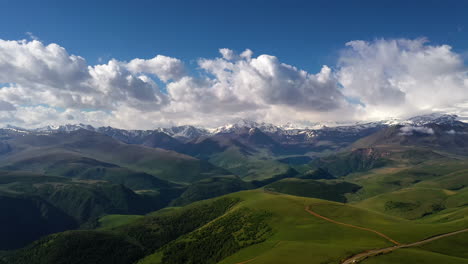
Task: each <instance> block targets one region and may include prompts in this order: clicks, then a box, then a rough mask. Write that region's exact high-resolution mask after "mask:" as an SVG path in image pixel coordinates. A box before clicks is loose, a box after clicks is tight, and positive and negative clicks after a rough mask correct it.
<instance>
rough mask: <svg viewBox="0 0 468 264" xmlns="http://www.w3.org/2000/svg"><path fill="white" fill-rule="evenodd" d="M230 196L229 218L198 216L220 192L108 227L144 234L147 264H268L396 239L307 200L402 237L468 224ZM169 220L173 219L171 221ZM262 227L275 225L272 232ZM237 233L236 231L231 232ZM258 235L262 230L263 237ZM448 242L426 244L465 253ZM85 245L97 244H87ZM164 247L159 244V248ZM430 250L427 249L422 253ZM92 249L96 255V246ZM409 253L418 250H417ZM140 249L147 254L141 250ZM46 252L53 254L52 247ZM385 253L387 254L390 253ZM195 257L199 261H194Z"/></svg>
mask: <svg viewBox="0 0 468 264" xmlns="http://www.w3.org/2000/svg"><path fill="white" fill-rule="evenodd" d="M224 197H226V198H230V199H228V200H231V201H235V200H237V199H240V200H241V202H239V203H237V204H236V205H234V207H233V208H231V209H230V210H229V211H228V213H227V214H225V215H224V216H222V217H219V214H218V213H216V214H214V215H213V216H210V217H208V218H207V219H212V220H211V221H205V220H201V222H200V221H198V220H200V218H199V216H197V214H199V212H200V209H201V208H204V207H201V208H198V207H197V206H198V205H202V206H203V205H209V204H210V201H216V200H218V199H214V200H209V201H203V202H201V203H194V204H192V205H189V206H188V207H184V208H172V209H167V210H162V211H161V212H156V213H154V214H150V215H149V216H147V217H143V218H137V219H136V220H133V221H131V222H130V223H129V224H124V225H119V226H117V227H116V228H114V229H106V230H109V231H111V232H112V233H115V234H116V235H117V236H121V237H124V238H125V237H126V238H125V239H126V240H124V241H133V242H132V244H133V243H135V241H138V242H137V244H139V245H145V247H147V248H146V249H145V252H148V253H151V252H154V254H151V255H149V256H148V257H146V258H144V259H143V260H141V263H144V264H146V263H161V260H163V259H165V260H166V262H163V263H187V262H189V263H192V262H190V261H188V260H187V261H186V262H184V261H183V258H182V259H181V258H180V257H181V256H182V257H183V256H187V257H189V258H190V259H191V260H195V259H196V258H197V257H200V256H205V255H204V254H208V253H207V252H209V249H213V250H214V252H217V253H218V252H222V253H221V255H217V254H214V255H213V254H208V255H206V256H209V257H206V259H207V261H206V263H216V260H219V259H222V258H224V257H226V256H228V257H227V258H225V259H224V260H221V261H220V262H219V263H220V264H234V263H239V262H242V261H246V260H250V259H254V260H252V261H251V262H249V263H252V264H262V263H264V264H267V263H337V262H339V261H340V260H342V259H344V258H346V257H348V256H350V255H353V254H356V253H359V252H362V251H364V250H368V249H372V248H381V247H387V246H390V245H391V243H390V242H388V241H387V240H385V239H383V238H382V237H380V236H378V235H376V234H374V233H371V232H368V231H363V230H358V229H354V228H350V227H347V226H341V225H337V224H334V223H330V222H328V221H325V220H323V219H320V218H317V217H315V216H313V215H311V214H309V213H307V212H306V211H305V210H304V209H305V207H306V206H310V208H311V209H312V210H313V211H315V212H317V213H319V214H321V215H323V216H326V217H329V218H331V219H334V220H337V221H340V222H344V223H349V224H353V225H357V226H362V227H368V228H372V229H375V230H378V231H380V232H382V233H384V234H386V235H388V236H390V237H391V238H393V239H395V240H397V241H399V242H402V243H407V242H414V241H418V240H421V239H424V238H427V237H430V236H433V235H436V234H441V233H445V232H450V231H454V230H458V229H462V228H466V227H468V219H467V218H456V217H455V218H449V219H448V220H447V219H445V220H444V221H442V222H441V221H437V219H435V216H432V217H433V218H434V219H433V221H427V222H423V221H410V220H406V219H402V218H399V217H394V216H388V215H384V214H380V213H376V212H372V211H369V210H366V209H362V208H358V207H356V206H352V205H349V204H342V203H336V202H330V201H325V200H319V199H313V198H305V197H297V196H291V195H284V194H274V193H268V192H264V191H263V190H251V191H243V192H238V193H233V194H229V195H226V196H224ZM223 208H224V207H223ZM205 209H209V207H206V208H205ZM205 209H203V210H205ZM223 210H224V209H222V210H221V211H219V212H221V214H223V213H222V212H223ZM205 211H206V210H205ZM206 212H212V210H211V209H210V210H208V211H206ZM255 212H258V213H261V214H260V215H264V214H266V215H267V216H268V217H266V218H264V219H265V220H262V221H265V223H266V224H267V225H268V228H267V229H265V228H266V227H265V226H264V225H263V224H262V225H259V226H258V225H255V223H258V222H256V221H253V222H252V221H251V220H249V219H258V217H261V216H259V215H257V214H256V213H255ZM465 213H466V212H465ZM210 214H211V213H210ZM452 214H456V212H452ZM202 215H204V214H202ZM249 215H250V216H251V217H250V216H249ZM465 215H466V214H465ZM174 217H175V218H174ZM213 217H218V218H213ZM239 217H240V218H239ZM252 217H253V218H252ZM223 219H224V220H223ZM246 219H247V220H246ZM111 220H112V221H110V222H111V223H112V222H115V221H116V222H119V221H121V220H122V221H126V220H127V219H122V218H120V217H117V218H116V219H111ZM114 220H115V221H114ZM174 221H176V222H174ZM193 221H196V222H200V223H198V224H195V223H194V224H193V226H190V227H188V226H187V227H184V226H185V225H186V224H190V225H192V223H193ZM203 221H205V222H203ZM223 221H224V222H223ZM230 221H232V223H234V224H229V223H231V222H230ZM238 223H242V225H243V226H244V227H242V226H241V227H239V225H238ZM179 224H180V227H183V228H182V229H178V228H177V232H178V233H174V234H172V235H171V232H172V231H176V229H174V230H172V231H169V230H171V229H168V228H169V227H170V226H179ZM166 225H168V226H167V227H165V226H166ZM197 225H198V226H197ZM236 225H237V227H236ZM200 226H201V227H200ZM252 226H257V227H255V228H254V230H253V231H249V232H247V233H246V231H245V230H248V229H246V228H248V227H252ZM162 227H164V228H162ZM238 228H240V229H238ZM231 229H232V230H231ZM112 230H113V231H112ZM204 230H205V231H204ZM236 230H237V231H236ZM259 230H260V231H259ZM261 230H270V231H268V232H267V233H265V232H264V231H261ZM225 232H227V233H225ZM231 232H232V234H233V235H234V236H231V235H229V234H231ZM251 232H253V233H251ZM258 232H260V233H258ZM223 234H224V235H223ZM226 234H227V236H226ZM242 234H250V238H248V239H247V240H245V241H246V242H242V241H244V240H242V237H244V236H242ZM252 234H253V237H254V238H255V239H254V240H252ZM256 234H260V235H258V236H257V235H256ZM262 234H264V235H262ZM180 235H182V236H180ZM128 239H130V240H128ZM174 239H176V240H174ZM453 239H458V240H456V241H463V240H464V237H460V238H453ZM171 240H173V242H170V243H169V244H167V242H169V241H171ZM205 240H206V241H205ZM112 241H114V240H112ZM112 241H110V242H109V243H111V245H113V244H114V243H117V244H118V243H123V242H118V241H115V242H112ZM164 241H165V242H164ZM213 241H214V242H216V243H215V244H214V245H210V244H209V243H212V242H213ZM221 241H225V242H221ZM249 241H250V242H249ZM262 241H263V242H262ZM442 241H443V240H440V241H439V242H442ZM456 241H455V242H456ZM240 242H242V243H247V244H244V245H246V246H247V247H243V246H241V244H240ZM258 242H261V243H258ZM455 242H453V243H455ZM237 243H239V244H237ZM252 243H253V244H252ZM450 243H452V242H450ZM123 245H126V248H129V249H131V250H133V248H132V247H131V245H127V244H123ZM445 245H446V244H444V243H442V244H441V245H437V244H435V246H434V247H435V248H431V249H425V250H426V251H427V250H432V251H433V253H430V254H437V255H441V254H449V255H450V254H452V255H453V256H445V255H441V257H439V258H438V259H441V260H451V259H456V258H460V257H462V255H461V254H463V250H462V249H461V248H460V249H458V251H457V252H458V253H457V252H455V251H456V250H455V249H453V250H452V252H446V251H447V248H446V246H445ZM148 246H149V247H148ZM161 246H163V247H162V249H161V248H160V247H161ZM220 246H221V247H220ZM428 246H429V245H428ZM218 247H219V248H218ZM84 249H85V250H90V249H89V248H87V247H85V248H84ZM151 249H152V251H151ZM158 249H159V251H157V250H158ZM148 250H150V251H148ZM207 250H208V251H207ZM406 251H408V250H404V251H401V252H399V251H397V252H395V253H392V254H395V255H396V256H397V257H398V256H399V255H400V254H403V255H402V257H405V256H406V255H408V254H409V253H406ZM426 251H423V253H424V252H426ZM439 251H440V252H439ZM38 252H40V254H45V253H47V251H38ZM30 253H31V252H29V253H28V254H27V256H29V254H30ZM89 253H90V254H91V255H93V256H94V254H92V252H89ZM148 253H145V254H148ZM410 253H411V254H413V252H412V251H411V252H410ZM419 253H421V252H419V251H418V252H416V253H414V254H416V255H417V254H419ZM138 254H140V255H141V252H140V253H138ZM392 254H390V255H389V257H391V258H394V257H393V256H395V255H392ZM405 254H406V255H405ZM414 254H413V255H414ZM421 254H422V253H421ZM421 254H419V255H421ZM416 255H415V256H414V258H415V259H421V258H422V257H425V256H416ZM45 256H48V254H46V255H45ZM378 258H380V257H378ZM383 258H387V257H386V256H384V257H383ZM208 259H209V261H208ZM169 260H171V261H169ZM82 263H86V262H82ZM103 263H105V262H103ZM128 263H130V262H128ZM193 263H200V262H199V261H198V262H197V261H195V262H193ZM378 263H380V262H378ZM384 263H385V262H384ZM389 263H390V262H389ZM393 263H395V262H393ZM413 263H415V262H413ZM443 263H450V262H443ZM460 263H462V262H460Z"/></svg>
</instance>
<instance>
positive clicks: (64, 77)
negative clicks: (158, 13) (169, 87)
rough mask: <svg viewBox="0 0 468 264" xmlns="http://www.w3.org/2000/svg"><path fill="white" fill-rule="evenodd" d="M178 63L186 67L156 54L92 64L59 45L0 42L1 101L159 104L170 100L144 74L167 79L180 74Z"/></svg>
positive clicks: (58, 104) (111, 105)
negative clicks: (147, 58)
mask: <svg viewBox="0 0 468 264" xmlns="http://www.w3.org/2000/svg"><path fill="white" fill-rule="evenodd" d="M177 66H178V67H182V66H181V65H180V64H178V63H177V62H174V61H173V60H168V59H166V57H158V56H157V57H155V58H154V59H151V60H148V61H132V62H130V63H125V62H120V61H117V60H110V61H109V62H108V63H107V64H102V65H95V66H88V65H87V63H86V61H85V59H84V58H82V57H80V56H76V55H70V54H68V52H67V51H66V50H65V48H63V47H61V46H59V45H57V44H49V45H44V44H43V43H42V42H40V41H37V40H32V41H26V40H22V41H5V40H0V83H8V84H9V85H7V86H6V87H3V88H2V89H0V100H4V101H7V102H10V103H12V104H18V105H25V104H26V105H28V104H29V105H31V104H47V105H50V106H55V107H64V108H77V109H80V108H92V109H115V108H117V107H119V106H121V105H124V104H129V105H132V106H133V107H136V108H141V109H147V108H149V107H151V108H158V107H160V106H161V105H164V104H165V103H166V102H167V99H166V98H165V95H164V94H162V93H161V91H160V89H159V87H158V86H157V85H156V83H155V82H154V81H153V80H152V79H151V78H150V77H148V76H147V75H145V74H144V73H150V74H154V75H156V76H157V77H158V78H160V79H161V80H167V79H168V78H176V76H177V74H179V73H178V71H177V70H175V68H176V67H177ZM158 67H159V68H160V69H157V68H158ZM179 71H181V70H179ZM148 102H151V104H149V103H148Z"/></svg>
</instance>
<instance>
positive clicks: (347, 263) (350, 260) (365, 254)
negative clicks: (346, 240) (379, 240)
mask: <svg viewBox="0 0 468 264" xmlns="http://www.w3.org/2000/svg"><path fill="white" fill-rule="evenodd" d="M305 210H306V211H307V212H308V213H309V214H311V215H313V216H315V217H318V218H321V219H324V220H326V221H328V222H332V223H335V224H338V225H344V226H348V227H352V228H356V229H360V230H365V231H369V232H372V233H375V234H377V235H379V236H381V237H383V238H385V239H386V240H388V241H390V242H392V243H393V244H395V246H392V247H386V248H380V249H371V250H366V251H364V252H361V253H358V254H356V255H354V256H351V257H349V258H347V259H345V260H343V261H342V262H341V263H342V264H353V263H358V262H360V261H362V260H364V259H366V258H368V257H372V256H376V255H380V254H387V253H390V252H392V251H394V250H397V249H399V248H408V247H415V246H419V245H423V244H426V243H429V242H432V241H434V240H437V239H441V238H444V237H448V236H453V235H456V234H460V233H464V232H468V228H465V229H462V230H458V231H454V232H450V233H445V234H440V235H436V236H433V237H430V238H426V239H423V240H420V241H417V242H413V243H409V244H401V243H399V242H397V241H396V240H394V239H391V238H390V237H388V236H387V235H385V234H383V233H381V232H379V231H376V230H373V229H370V228H365V227H360V226H355V225H351V224H346V223H342V222H338V221H335V220H333V219H330V218H328V217H325V216H323V215H320V214H318V213H316V212H314V211H312V210H310V206H306V208H305Z"/></svg>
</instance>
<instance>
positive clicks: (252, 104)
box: [167, 49, 346, 111]
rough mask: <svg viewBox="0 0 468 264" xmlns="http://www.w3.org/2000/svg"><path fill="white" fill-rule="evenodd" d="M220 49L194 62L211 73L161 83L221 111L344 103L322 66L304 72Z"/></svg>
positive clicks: (175, 95) (181, 98)
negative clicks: (215, 55) (216, 54)
mask: <svg viewBox="0 0 468 264" xmlns="http://www.w3.org/2000/svg"><path fill="white" fill-rule="evenodd" d="M220 52H221V54H222V56H223V58H215V59H201V60H200V61H199V62H198V65H199V68H200V69H201V70H203V71H204V72H206V73H207V74H208V76H212V77H211V78H208V77H207V78H205V79H196V78H193V77H186V78H183V79H182V80H180V81H179V82H174V83H171V84H169V85H168V86H167V90H168V92H169V94H170V96H171V98H172V99H174V101H175V102H184V103H187V104H190V105H191V106H195V107H197V108H198V109H200V110H209V109H205V107H206V106H208V107H209V108H212V107H215V108H216V109H218V108H219V110H227V111H238V110H241V109H246V108H254V109H261V108H269V107H271V106H275V105H283V106H287V107H293V108H296V109H301V110H303V111H333V110H335V109H339V108H341V107H342V106H344V105H345V104H346V101H345V98H344V96H343V95H342V94H341V91H340V88H339V86H338V84H337V81H336V79H335V77H334V75H333V74H332V73H331V70H330V68H329V67H327V66H324V67H323V68H322V70H321V71H320V72H319V73H317V74H310V73H307V72H306V71H303V70H300V69H297V68H296V67H293V66H291V65H287V64H284V63H281V62H280V61H279V60H278V58H276V57H275V56H270V55H260V56H258V57H257V58H250V56H251V54H250V53H249V52H248V51H245V52H243V53H242V54H244V55H243V56H236V55H234V53H233V51H227V49H222V50H221V51H220ZM246 53H247V55H246ZM234 58H236V59H234ZM217 106H218V107H217ZM222 106H224V107H222Z"/></svg>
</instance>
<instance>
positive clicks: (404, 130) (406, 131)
mask: <svg viewBox="0 0 468 264" xmlns="http://www.w3.org/2000/svg"><path fill="white" fill-rule="evenodd" d="M414 132H416V133H420V134H426V135H434V130H433V129H432V128H430V127H417V126H404V127H401V128H400V133H399V135H400V136H411V135H413V134H414Z"/></svg>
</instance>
